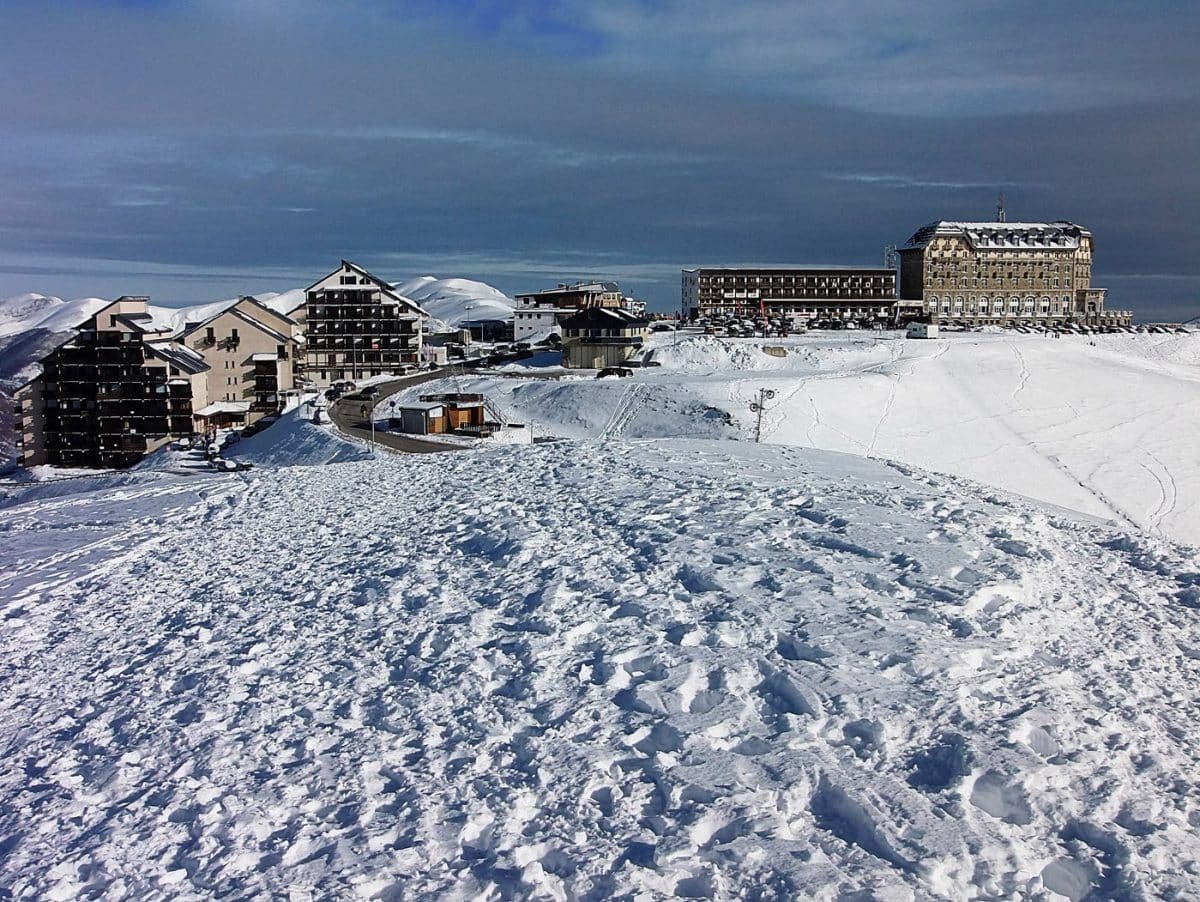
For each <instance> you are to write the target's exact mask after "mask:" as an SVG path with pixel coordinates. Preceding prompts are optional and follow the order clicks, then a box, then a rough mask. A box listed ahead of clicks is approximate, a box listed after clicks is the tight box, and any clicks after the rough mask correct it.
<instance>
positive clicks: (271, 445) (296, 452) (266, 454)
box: [224, 404, 370, 467]
mask: <svg viewBox="0 0 1200 902" xmlns="http://www.w3.org/2000/svg"><path fill="white" fill-rule="evenodd" d="M224 456H225V457H229V458H232V459H234V460H244V461H248V462H250V463H253V464H255V465H256V466H271V467H297V466H319V465H322V464H334V463H343V462H345V461H352V460H362V459H363V458H366V457H369V456H370V452H369V451H367V450H366V449H365V448H363V447H362V446H361V445H359V444H357V443H355V442H352V441H349V440H347V439H345V438H343V437H342V436H341V434H340V433H337V432H334V431H333V428H332V427H331V426H329V425H325V426H316V425H314V424H313V422H312V405H311V404H301V405H300V406H298V407H296V408H294V409H292V410H290V411H288V412H287V413H285V414H283V415H282V416H281V417H280V418H279V421H278V422H276V423H272V424H271V425H270V426H268V427H267V428H265V429H263V430H262V431H261V432H258V433H256V434H254V435H252V436H249V437H248V438H244V439H242V440H241V441H239V442H237V443H236V444H234V445H230V446H229V447H228V448H227V449H226V451H225V453H224Z"/></svg>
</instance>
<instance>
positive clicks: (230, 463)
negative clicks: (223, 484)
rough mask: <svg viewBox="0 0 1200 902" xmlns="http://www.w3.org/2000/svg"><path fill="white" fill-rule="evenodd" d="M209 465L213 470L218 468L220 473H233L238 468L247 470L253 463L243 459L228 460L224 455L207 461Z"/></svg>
mask: <svg viewBox="0 0 1200 902" xmlns="http://www.w3.org/2000/svg"><path fill="white" fill-rule="evenodd" d="M209 466H210V467H212V468H213V469H214V470H220V471H221V472H222V473H235V472H237V471H238V470H249V469H252V468H253V467H254V464H252V463H250V462H249V461H245V460H229V459H228V458H224V457H217V458H214V459H213V460H211V461H209Z"/></svg>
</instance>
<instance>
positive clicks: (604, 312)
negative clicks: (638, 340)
mask: <svg viewBox="0 0 1200 902" xmlns="http://www.w3.org/2000/svg"><path fill="white" fill-rule="evenodd" d="M559 325H560V326H562V327H563V328H564V329H578V328H582V327H585V326H605V327H608V328H610V329H614V328H619V329H634V328H637V327H638V326H648V325H650V321H649V320H648V319H646V318H645V317H644V316H639V315H638V314H636V313H633V312H632V311H629V310H622V309H621V308H619V307H587V308H585V309H583V310H581V311H579V312H578V313H576V314H575V315H574V316H568V317H567V318H566V319H564V320H562V321H561V322H560V323H559Z"/></svg>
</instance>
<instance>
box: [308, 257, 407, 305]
mask: <svg viewBox="0 0 1200 902" xmlns="http://www.w3.org/2000/svg"><path fill="white" fill-rule="evenodd" d="M347 269H348V270H350V271H351V272H354V273H357V274H358V275H360V276H361V277H362V278H364V279H366V280H368V281H369V282H370V283H371V285H372V286H374V287H375V288H378V289H379V291H380V295H381V297H382V299H383V300H384V301H388V302H390V303H394V304H403V305H404V306H406V307H411V308H412V309H413V310H414V311H416V313H418V314H419V315H420V316H429V313H428V312H427V311H426V310H425V309H424V308H423V307H422V306H421V305H420V304H418V303H417V302H416V301H414V300H413V299H412V298H408V297H405V296H404V295H402V294H400V293H399V292H397V291H396V289H395V288H393V287H392V284H391V283H390V282H385V281H383V279H380V278H379V277H378V276H374V275H372V274H371V273H369V272H367V271H366V270H365V269H363V268H362V267H361V266H359V265H358V264H357V263H355V262H353V261H352V260H343V261H342V265H341V266H339V267H338V268H337V269H335V270H334V271H333V272H331V273H329V274H328V275H326V276H323V277H321V278H320V279H317V281H315V282H313V283H312V284H311V285H309V286H308V288H306V289H305V290H304V293H305V295H306V296H307V294H308V292H310V291H312V290H313V289H314V288H316V287H317V286H318V285H320V284H321V283H322V282H324V281H325V280H326V279H328V278H330V277H331V276H336V275H337V274H338V273H339V272H341V271H342V270H347ZM347 287H348V288H349V289H350V290H354V288H355V287H361V286H347ZM334 290H339V288H338V286H335V288H334Z"/></svg>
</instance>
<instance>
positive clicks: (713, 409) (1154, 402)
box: [420, 332, 1200, 545]
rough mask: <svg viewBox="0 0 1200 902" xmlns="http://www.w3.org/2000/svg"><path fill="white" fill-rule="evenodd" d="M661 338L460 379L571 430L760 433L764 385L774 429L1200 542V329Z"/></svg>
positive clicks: (778, 438)
mask: <svg viewBox="0 0 1200 902" xmlns="http://www.w3.org/2000/svg"><path fill="white" fill-rule="evenodd" d="M652 346H653V355H654V359H655V360H657V361H659V362H660V363H662V366H661V367H659V368H653V369H645V370H638V371H635V375H634V376H633V377H632V378H630V379H624V380H619V381H609V380H601V381H596V380H594V379H590V378H587V377H586V376H575V377H568V378H566V379H563V380H561V381H552V380H540V381H528V380H519V379H513V378H511V377H510V376H504V377H501V376H474V377H465V378H461V377H460V378H458V379H456V380H455V382H454V384H455V385H456V386H459V387H460V388H459V390H464V391H482V392H485V393H487V394H488V395H489V396H491V397H492V398H493V399H494V400H495V401H496V402H497V403H499V404H500V405H501V406H502V407H504V408H505V409H506V410H507V412H508V414H509V415H510V416H511V417H512V418H513V419H515V420H518V421H525V422H528V421H533V422H536V423H538V424H540V426H541V430H542V431H543V432H551V433H555V434H558V435H565V436H569V437H575V438H586V437H597V436H607V437H619V436H622V435H624V436H629V437H657V436H678V435H689V436H695V435H700V436H711V437H728V438H740V439H752V438H753V435H754V428H755V418H754V415H753V414H752V412H751V410H750V403H751V402H752V401H754V400H755V398H756V397H757V392H758V391H759V389H761V388H767V389H771V390H773V391H774V392H775V393H776V394H775V397H773V398H771V399H770V400H768V402H767V411H766V413H765V414H764V417H763V437H764V441H767V442H772V443H778V444H787V445H799V446H806V447H818V448H826V449H830V450H835V451H847V452H850V453H854V454H862V455H867V456H871V457H881V458H890V459H895V460H901V461H905V462H908V463H912V464H915V465H918V466H922V467H926V468H930V469H935V470H939V471H942V472H946V473H953V474H960V475H964V476H968V477H970V478H973V479H977V480H979V481H981V482H987V483H990V484H992V485H996V486H999V487H1002V488H1005V489H1009V490H1011V491H1015V492H1020V493H1022V494H1025V495H1029V496H1031V497H1034V498H1039V499H1042V500H1045V501H1049V502H1051V503H1054V504H1058V505H1061V506H1063V507H1068V508H1072V509H1076V510H1080V511H1084V512H1087V513H1089V514H1093V515H1096V516H1101V517H1106V518H1111V519H1114V520H1117V521H1119V522H1123V523H1132V524H1136V525H1137V526H1139V527H1141V528H1144V529H1147V530H1151V531H1156V532H1160V533H1161V534H1163V535H1165V536H1168V537H1170V538H1173V539H1175V540H1178V541H1186V542H1190V543H1192V544H1196V545H1200V458H1198V457H1197V454H1196V449H1197V440H1196V438H1195V436H1194V432H1195V429H1194V428H1193V424H1194V423H1196V422H1197V421H1200V370H1197V367H1196V364H1197V362H1198V361H1200V332H1196V333H1192V334H1189V335H1170V336H1163V335H1111V336H1109V335H1102V336H1095V337H1094V338H1089V337H1086V336H1068V337H1064V338H1061V339H1052V338H1048V337H1044V336H1036V335H1022V334H1018V333H1010V334H999V335H979V334H975V335H967V334H964V335H956V336H953V337H950V338H947V339H942V340H935V341H906V340H904V339H903V338H898V337H896V336H894V335H892V334H890V333H889V334H887V335H885V336H882V337H880V336H872V335H870V334H858V335H855V334H854V333H831V334H828V333H827V334H823V335H822V334H813V335H809V336H803V337H795V338H791V339H786V340H785V339H766V340H750V339H732V340H726V339H717V338H712V337H711V336H701V335H692V336H686V335H685V336H681V337H680V338H678V339H675V338H674V337H672V336H669V335H668V336H665V337H663V336H654V337H653V338H652ZM769 351H770V352H771V353H769ZM437 389H438V387H437V386H435V385H431V386H422V388H421V389H420V390H421V391H435V390H437Z"/></svg>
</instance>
